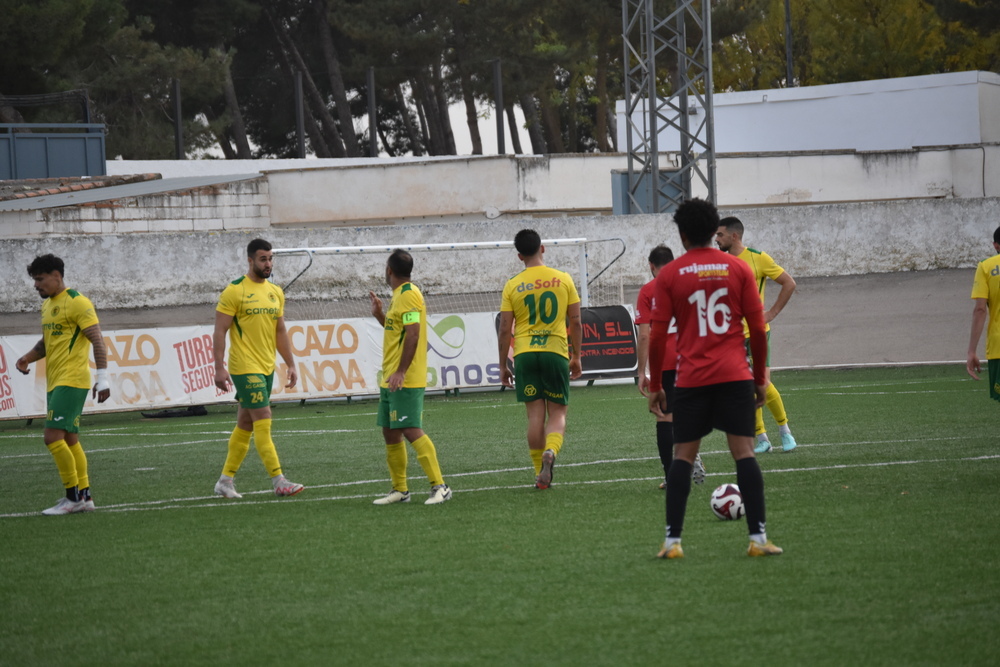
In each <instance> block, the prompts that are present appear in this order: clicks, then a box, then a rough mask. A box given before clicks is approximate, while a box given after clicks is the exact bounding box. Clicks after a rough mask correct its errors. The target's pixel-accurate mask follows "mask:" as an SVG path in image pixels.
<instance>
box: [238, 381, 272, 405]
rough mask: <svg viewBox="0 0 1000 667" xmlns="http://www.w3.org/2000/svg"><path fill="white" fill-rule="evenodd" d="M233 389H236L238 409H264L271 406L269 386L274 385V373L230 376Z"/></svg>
mask: <svg viewBox="0 0 1000 667" xmlns="http://www.w3.org/2000/svg"><path fill="white" fill-rule="evenodd" d="M230 377H231V378H232V379H233V387H234V388H235V389H236V400H237V401H239V402H240V407H243V408H247V409H253V408H266V407H267V406H269V405H271V386H272V385H273V384H274V373H271V374H270V375H264V374H263V373H246V374H245V375H230Z"/></svg>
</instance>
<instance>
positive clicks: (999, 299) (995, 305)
mask: <svg viewBox="0 0 1000 667" xmlns="http://www.w3.org/2000/svg"><path fill="white" fill-rule="evenodd" d="M993 249H994V250H995V251H996V252H997V254H996V255H994V256H993V257H990V258H989V259H984V260H983V261H981V262H979V266H978V267H977V268H976V278H975V280H974V281H973V283H972V299H973V300H974V301H975V302H976V305H975V308H973V310H972V334H971V335H970V336H969V354H968V358H967V360H966V362H965V369H966V370H967V371H968V373H969V375H971V376H972V377H974V378H975V379H977V380H978V379H979V372H980V371H981V368H980V364H979V354H978V352H977V350H978V349H979V339H980V338H981V337H982V335H983V328H984V327H985V326H986V318H987V316H988V317H989V320H990V326H989V329H987V333H986V370H987V373H988V374H989V381H990V387H989V389H990V398H992V399H994V400H997V401H1000V227H997V228H996V230H995V231H994V232H993Z"/></svg>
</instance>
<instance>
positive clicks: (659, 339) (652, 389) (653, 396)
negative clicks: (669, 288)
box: [646, 306, 671, 417]
mask: <svg viewBox="0 0 1000 667" xmlns="http://www.w3.org/2000/svg"><path fill="white" fill-rule="evenodd" d="M661 310H663V309H661ZM665 310H667V311H669V310H670V307H669V306H668V307H666V308H665ZM667 317H668V318H669V317H671V315H670V314H669V313H668V315H667ZM669 330H670V321H669V319H668V320H667V321H663V320H659V319H654V320H653V321H652V323H651V324H650V326H649V391H648V392H647V393H646V398H647V399H648V400H649V411H650V412H652V413H653V414H654V415H656V416H657V417H665V416H666V413H665V412H664V410H666V409H667V394H666V392H665V391H664V390H663V361H664V359H663V357H664V356H665V355H664V352H665V351H666V349H665V348H666V343H667V332H668V331H669Z"/></svg>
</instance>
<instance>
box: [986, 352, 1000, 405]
mask: <svg viewBox="0 0 1000 667" xmlns="http://www.w3.org/2000/svg"><path fill="white" fill-rule="evenodd" d="M986 371H987V374H988V375H989V380H990V398H992V399H993V400H994V401H1000V359H987V360H986Z"/></svg>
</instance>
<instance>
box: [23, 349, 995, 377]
mask: <svg viewBox="0 0 1000 667" xmlns="http://www.w3.org/2000/svg"><path fill="white" fill-rule="evenodd" d="M18 363H19V364H20V363H21V362H20V361H18ZM18 370H20V368H18ZM965 370H966V372H967V373H968V374H969V375H971V376H972V379H973V380H978V379H979V373H980V372H981V371H982V370H983V367H982V365H980V363H979V355H978V354H976V353H975V352H969V358H968V359H966V360H965Z"/></svg>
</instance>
